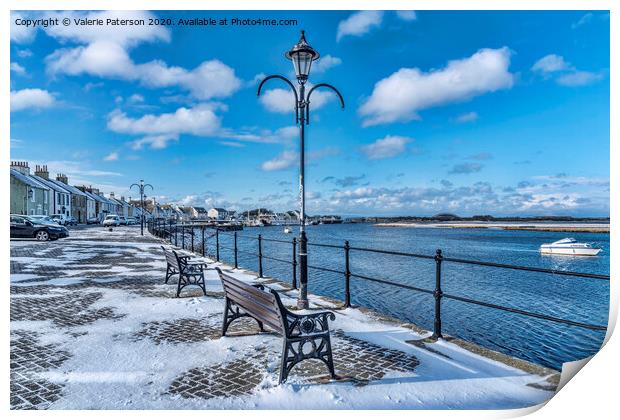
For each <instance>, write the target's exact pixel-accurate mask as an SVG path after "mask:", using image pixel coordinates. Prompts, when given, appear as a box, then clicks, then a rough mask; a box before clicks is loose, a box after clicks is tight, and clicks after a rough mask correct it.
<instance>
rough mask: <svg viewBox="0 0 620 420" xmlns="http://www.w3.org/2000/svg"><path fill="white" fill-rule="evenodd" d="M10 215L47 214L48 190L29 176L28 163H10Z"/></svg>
mask: <svg viewBox="0 0 620 420" xmlns="http://www.w3.org/2000/svg"><path fill="white" fill-rule="evenodd" d="M10 171H11V214H33V215H34V214H49V213H48V209H49V195H50V188H49V187H47V186H46V185H44V184H42V183H41V182H39V181H37V180H36V179H34V178H33V177H32V176H31V175H30V167H29V166H28V162H22V161H19V162H11V169H10Z"/></svg>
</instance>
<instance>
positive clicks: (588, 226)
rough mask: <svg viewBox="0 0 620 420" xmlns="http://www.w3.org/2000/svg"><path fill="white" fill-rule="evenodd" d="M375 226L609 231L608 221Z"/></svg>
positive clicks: (415, 223) (397, 223) (392, 224)
mask: <svg viewBox="0 0 620 420" xmlns="http://www.w3.org/2000/svg"><path fill="white" fill-rule="evenodd" d="M374 226H376V227H385V228H390V227H400V228H444V229H502V230H530V231H538V232H589V233H609V223H560V222H554V223H540V222H538V223H537V222H533V223H498V222H439V223H417V222H411V223H407V222H396V223H376V224H375V225H374Z"/></svg>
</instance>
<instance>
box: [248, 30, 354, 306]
mask: <svg viewBox="0 0 620 420" xmlns="http://www.w3.org/2000/svg"><path fill="white" fill-rule="evenodd" d="M285 56H286V58H288V59H289V60H291V61H292V62H293V67H294V68H295V77H296V78H297V84H298V85H299V92H298V90H297V89H296V88H295V85H293V83H292V82H291V81H290V80H289V79H287V78H286V77H284V76H280V75H271V76H267V77H265V78H264V79H263V81H262V82H260V84H259V85H258V91H257V96H260V93H261V90H262V88H263V85H264V84H265V82H267V81H268V80H271V79H280V80H282V81H284V82H285V83H286V84H288V86H289V87H290V88H291V90H292V91H293V94H294V97H295V123H296V124H299V140H300V145H299V200H300V213H299V252H298V255H299V297H298V299H297V307H298V308H300V309H307V308H308V239H307V237H306V228H305V227H306V190H305V180H304V177H305V166H306V162H305V128H304V126H305V125H306V124H309V123H310V97H311V96H312V92H314V90H315V89H317V88H320V87H325V88H328V89H331V90H332V91H333V92H334V93H336V95H337V96H338V99H340V105H342V108H344V99H343V98H342V95H341V94H340V92H339V91H338V89H336V88H335V87H333V86H332V85H329V84H327V83H319V84H318V85H314V86H312V88H311V89H310V90H309V91H308V94H307V95H306V82H307V81H308V76H309V75H310V67H311V66H312V62H313V61H315V60H317V59H318V58H319V53H318V52H317V51H316V50H314V49H313V48H312V47H311V46H310V45H309V44H308V42H307V41H306V36H305V32H304V31H301V37H300V38H299V42H297V44H295V45H294V46H293V48H292V49H291V50H290V51H288V52H286V54H285Z"/></svg>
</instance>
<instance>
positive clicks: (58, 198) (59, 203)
mask: <svg viewBox="0 0 620 420" xmlns="http://www.w3.org/2000/svg"><path fill="white" fill-rule="evenodd" d="M61 199H62V197H61V196H60V194H58V195H57V196H56V204H58V205H61V204H62V201H60V200H61Z"/></svg>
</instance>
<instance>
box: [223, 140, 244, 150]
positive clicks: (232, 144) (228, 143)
mask: <svg viewBox="0 0 620 420" xmlns="http://www.w3.org/2000/svg"><path fill="white" fill-rule="evenodd" d="M219 143H220V144H221V145H222V146H227V147H234V148H237V149H238V148H241V147H245V144H243V143H239V142H236V141H220V142H219Z"/></svg>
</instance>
